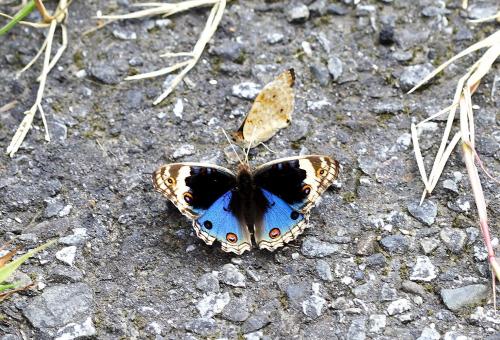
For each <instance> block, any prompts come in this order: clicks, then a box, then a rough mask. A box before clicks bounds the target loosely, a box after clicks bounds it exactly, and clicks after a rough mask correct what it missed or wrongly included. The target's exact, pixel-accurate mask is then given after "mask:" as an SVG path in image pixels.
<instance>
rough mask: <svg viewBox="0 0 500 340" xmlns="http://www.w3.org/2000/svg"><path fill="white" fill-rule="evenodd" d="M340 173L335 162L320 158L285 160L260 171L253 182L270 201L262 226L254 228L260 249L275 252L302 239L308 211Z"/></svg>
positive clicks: (325, 157)
mask: <svg viewBox="0 0 500 340" xmlns="http://www.w3.org/2000/svg"><path fill="white" fill-rule="evenodd" d="M338 172H339V164H338V162H337V161H336V160H333V159H331V158H330V157H327V156H317V155H313V156H299V157H290V158H282V159H278V160H276V161H273V162H270V163H266V164H264V165H261V166H260V167H258V168H257V169H256V170H255V172H254V181H255V184H256V185H257V186H258V187H259V188H261V189H263V190H262V191H263V193H264V195H265V196H266V199H267V200H268V207H267V209H266V211H265V212H264V216H263V218H262V222H260V223H258V224H257V225H256V226H255V229H256V230H255V239H256V241H257V244H258V245H259V247H260V248H266V249H269V250H274V249H276V248H278V247H280V246H282V245H283V244H284V243H286V242H289V241H291V240H294V239H295V238H296V237H297V236H298V235H300V234H301V233H302V232H303V231H304V229H305V228H306V227H307V219H308V213H309V211H310V210H311V208H312V207H313V206H314V204H315V203H316V201H317V200H318V198H319V196H320V195H321V194H322V193H323V192H324V191H325V190H326V189H327V188H328V187H329V186H330V185H331V184H332V182H333V181H334V180H335V178H337V176H338Z"/></svg>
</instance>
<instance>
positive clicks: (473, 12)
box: [467, 2, 498, 20]
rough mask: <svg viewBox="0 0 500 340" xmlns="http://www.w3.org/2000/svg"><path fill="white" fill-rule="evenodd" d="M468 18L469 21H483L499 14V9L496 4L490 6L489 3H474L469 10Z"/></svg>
mask: <svg viewBox="0 0 500 340" xmlns="http://www.w3.org/2000/svg"><path fill="white" fill-rule="evenodd" d="M467 12H468V14H469V15H468V16H469V19H473V20H474V19H483V18H488V17H492V16H494V15H496V14H497V12H498V7H497V6H496V5H494V4H491V5H490V4H488V3H481V2H479V3H472V4H471V5H470V6H469V7H468V8H467Z"/></svg>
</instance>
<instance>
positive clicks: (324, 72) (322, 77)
mask: <svg viewBox="0 0 500 340" xmlns="http://www.w3.org/2000/svg"><path fill="white" fill-rule="evenodd" d="M309 69H310V70H311V73H312V75H313V76H314V78H315V79H316V80H317V81H318V83H319V84H320V85H321V86H326V85H328V83H329V82H330V74H329V73H328V72H329V71H328V68H327V67H326V66H325V65H323V64H321V63H317V64H312V65H311V66H309Z"/></svg>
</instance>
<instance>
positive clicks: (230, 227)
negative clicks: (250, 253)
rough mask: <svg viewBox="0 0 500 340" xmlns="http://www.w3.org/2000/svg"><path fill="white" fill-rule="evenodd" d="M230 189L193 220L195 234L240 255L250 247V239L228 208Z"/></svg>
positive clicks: (208, 242) (224, 249)
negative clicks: (216, 242) (217, 242)
mask: <svg viewBox="0 0 500 340" xmlns="http://www.w3.org/2000/svg"><path fill="white" fill-rule="evenodd" d="M231 198H232V191H228V192H226V193H225V194H224V195H222V196H221V197H220V198H219V199H217V200H216V201H215V202H214V203H213V204H212V205H211V206H210V208H208V210H207V211H205V213H204V214H203V215H201V216H200V217H199V218H198V219H197V220H195V221H193V226H194V229H195V231H196V235H198V237H199V238H201V239H202V240H203V241H205V243H207V244H212V243H213V242H214V241H215V240H217V241H219V242H220V243H221V245H222V250H223V251H226V252H233V253H236V254H238V255H241V254H242V253H243V252H244V251H245V250H250V249H251V248H252V239H251V237H250V233H249V231H248V228H247V227H246V226H242V225H241V224H240V223H239V221H238V219H237V218H236V216H235V215H234V214H233V213H232V212H231V210H230V202H231Z"/></svg>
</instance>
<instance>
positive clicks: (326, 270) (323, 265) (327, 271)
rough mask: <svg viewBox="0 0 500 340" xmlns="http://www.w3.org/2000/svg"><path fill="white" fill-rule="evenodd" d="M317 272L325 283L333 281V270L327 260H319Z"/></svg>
mask: <svg viewBox="0 0 500 340" xmlns="http://www.w3.org/2000/svg"><path fill="white" fill-rule="evenodd" d="M316 272H317V273H318V276H319V277H320V279H321V280H323V281H333V275H332V269H331V268H330V265H329V264H328V262H326V261H325V260H318V261H317V262H316Z"/></svg>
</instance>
